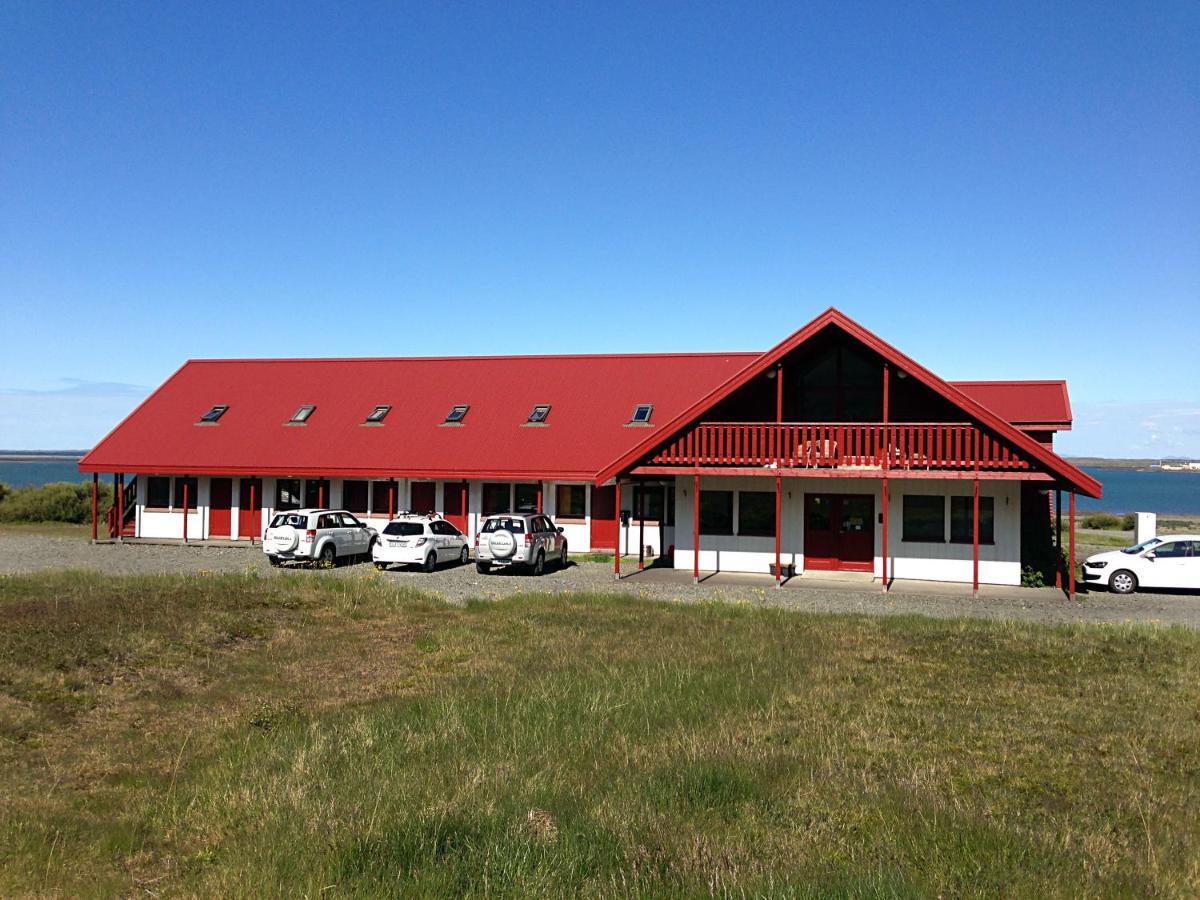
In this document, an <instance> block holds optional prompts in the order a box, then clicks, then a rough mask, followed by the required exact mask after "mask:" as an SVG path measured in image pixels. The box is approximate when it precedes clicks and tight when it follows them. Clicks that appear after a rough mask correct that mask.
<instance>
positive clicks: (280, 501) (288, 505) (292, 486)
mask: <svg viewBox="0 0 1200 900" xmlns="http://www.w3.org/2000/svg"><path fill="white" fill-rule="evenodd" d="M275 508H276V509H299V508H300V479H299V478H280V479H278V480H276V482H275Z"/></svg>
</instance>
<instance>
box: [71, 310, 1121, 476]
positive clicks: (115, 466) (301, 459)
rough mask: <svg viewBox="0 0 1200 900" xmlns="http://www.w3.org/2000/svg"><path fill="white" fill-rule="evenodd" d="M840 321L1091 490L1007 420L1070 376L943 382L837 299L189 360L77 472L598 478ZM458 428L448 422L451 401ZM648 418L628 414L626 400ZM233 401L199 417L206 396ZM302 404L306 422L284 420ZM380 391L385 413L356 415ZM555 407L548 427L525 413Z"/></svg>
mask: <svg viewBox="0 0 1200 900" xmlns="http://www.w3.org/2000/svg"><path fill="white" fill-rule="evenodd" d="M830 326H832V327H837V328H841V329H842V330H843V331H845V332H846V333H847V334H848V335H850V336H851V337H853V338H855V339H857V340H859V341H861V342H862V343H863V344H864V345H866V346H868V347H870V348H871V349H872V350H874V351H875V352H877V353H879V354H880V355H881V356H883V357H884V358H885V359H887V360H889V361H891V362H892V364H894V365H896V366H897V367H898V368H900V369H902V370H904V371H906V372H908V373H909V374H910V375H911V376H913V377H915V378H916V379H917V380H918V381H920V382H922V383H924V384H925V385H927V386H928V387H930V388H931V389H932V390H934V391H936V392H937V393H939V394H941V395H942V396H943V397H945V398H947V399H948V400H950V401H951V402H952V403H954V404H955V405H957V406H958V407H959V408H961V409H962V410H963V411H964V412H965V413H966V414H967V415H968V416H970V417H971V418H973V419H975V420H977V421H979V422H981V423H982V424H983V425H985V426H987V427H989V428H991V429H992V430H993V431H995V432H996V433H997V434H1000V435H1002V436H1004V437H1006V438H1007V439H1008V440H1009V441H1010V442H1011V443H1012V444H1014V445H1015V446H1016V447H1017V448H1018V449H1020V450H1021V451H1022V452H1024V453H1025V455H1026V456H1027V457H1028V458H1030V459H1031V460H1036V461H1037V462H1038V463H1039V464H1040V466H1041V468H1043V469H1044V470H1045V471H1046V472H1048V473H1050V474H1052V475H1054V476H1057V478H1058V479H1060V480H1061V481H1062V482H1064V483H1066V484H1069V485H1071V486H1072V487H1073V488H1075V489H1078V490H1079V491H1081V492H1082V493H1084V494H1087V495H1089V496H1094V497H1098V496H1100V490H1101V487H1100V484H1099V482H1097V481H1096V480H1095V479H1093V478H1091V477H1090V476H1088V475H1087V474H1086V473H1084V472H1082V471H1081V470H1079V469H1077V468H1076V467H1075V466H1072V465H1071V464H1070V463H1068V462H1066V461H1065V460H1063V459H1062V458H1061V457H1059V456H1057V455H1056V454H1055V453H1054V452H1053V451H1051V450H1049V449H1048V448H1046V447H1043V446H1041V445H1040V444H1038V443H1037V441H1035V440H1033V439H1032V438H1031V437H1029V436H1028V435H1026V434H1025V433H1023V432H1022V431H1021V430H1020V428H1019V427H1016V426H1024V427H1030V426H1034V425H1036V426H1041V427H1047V428H1050V427H1054V428H1063V427H1068V426H1069V425H1070V415H1071V414H1070V405H1069V402H1068V400H1067V394H1066V386H1065V384H1064V383H1063V382H1061V381H1053V382H959V383H957V384H953V383H950V382H946V381H943V380H942V379H941V378H939V377H938V376H936V375H934V374H933V373H932V372H930V371H929V370H928V369H925V368H924V367H923V366H921V365H919V364H918V363H916V362H915V361H914V360H912V359H910V358H909V357H907V356H905V355H904V354H902V353H900V351H898V350H896V349H895V348H894V347H892V346H891V345H890V344H888V343H886V342H885V341H883V340H882V339H880V338H878V337H877V336H875V335H874V334H872V333H871V332H870V331H868V330H867V329H865V328H863V327H862V326H861V325H859V324H858V323H856V322H854V321H853V320H852V319H850V318H848V317H847V316H845V315H843V314H842V313H840V312H839V311H837V310H836V309H832V308H831V309H829V310H826V311H825V312H824V313H822V314H821V315H819V316H817V317H816V318H815V319H813V321H812V322H810V323H808V324H807V325H805V326H804V327H803V328H801V329H800V330H799V331H797V332H795V333H794V334H792V335H791V336H790V337H788V338H786V339H785V340H784V341H782V342H780V343H779V344H778V345H776V346H775V347H773V348H772V349H770V350H768V351H766V352H765V353H692V354H637V355H570V356H498V357H478V356H475V357H437V358H407V359H273V360H272V359H258V360H254V359H250V360H192V361H190V362H188V363H186V364H184V366H183V367H182V368H180V369H179V371H177V372H176V373H175V374H174V375H172V376H171V377H170V378H169V379H167V381H166V382H165V383H164V384H163V385H162V386H161V387H160V388H159V389H158V390H157V391H155V392H154V393H153V394H151V395H150V397H149V398H147V399H146V401H145V402H144V403H142V405H141V406H139V407H138V408H137V409H136V410H134V411H133V412H132V413H131V414H130V415H129V416H128V417H127V418H126V419H125V421H123V422H122V423H121V424H120V425H118V426H117V427H116V428H115V429H113V431H112V432H110V433H109V434H108V435H107V436H106V437H105V438H104V439H103V440H102V441H100V443H99V444H98V445H97V446H96V447H95V449H93V450H92V451H91V452H90V453H89V454H87V456H85V457H84V458H83V459H82V460H81V461H80V464H79V468H80V470H81V471H83V472H150V473H163V474H243V475H245V474H256V475H296V476H316V475H327V476H342V477H346V476H349V477H354V476H358V477H379V478H385V477H389V476H404V477H414V478H444V479H460V478H497V479H502V478H514V479H520V478H531V479H532V478H546V479H551V480H577V481H595V482H597V483H600V482H603V481H605V480H607V479H608V478H611V477H612V476H613V475H614V474H616V473H617V472H620V471H623V470H624V469H625V468H627V467H628V466H630V465H632V464H633V463H635V462H636V461H637V460H638V459H639V458H640V457H642V456H645V455H646V454H647V453H648V452H649V451H650V450H652V449H653V447H654V446H655V445H657V444H661V443H662V442H664V441H665V440H667V439H668V438H670V437H671V436H672V435H673V434H674V433H675V432H676V431H678V430H679V429H681V428H683V427H684V426H686V425H687V424H688V423H689V422H690V421H692V420H694V419H695V418H696V417H697V416H699V415H701V414H702V413H703V412H704V411H705V410H707V409H709V408H711V407H712V406H713V405H714V404H715V403H716V402H718V401H719V400H721V399H722V398H724V397H727V396H729V394H731V393H732V392H733V391H735V390H736V389H737V388H738V387H740V386H741V385H743V384H745V383H746V382H747V381H748V380H749V379H750V378H753V377H754V376H755V375H756V374H758V373H761V372H763V371H765V369H766V368H767V367H768V366H771V365H774V364H775V362H776V361H778V360H779V359H782V358H783V356H784V355H785V354H787V353H788V352H790V351H791V350H794V349H795V348H796V347H798V346H799V345H800V344H802V343H804V342H805V341H806V340H808V339H809V338H810V337H812V336H813V335H815V334H816V333H818V332H819V331H820V330H822V329H823V328H826V327H830ZM460 403H461V404H469V406H470V410H469V411H468V412H467V415H466V417H465V419H464V421H463V423H462V424H461V425H446V424H445V418H446V414H447V413H448V412H449V411H450V408H451V407H452V406H453V405H455V404H460ZM639 403H650V404H653V406H654V414H653V417H652V424H651V425H650V426H649V427H647V426H634V425H630V424H629V422H630V417H631V414H632V412H633V409H634V406H635V405H637V404H639ZM217 404H225V405H227V406H228V407H229V409H228V411H227V412H226V413H225V414H224V416H222V417H221V420H220V422H219V423H217V424H213V425H201V424H197V423H198V422H199V419H200V417H201V415H203V414H204V412H205V411H207V410H208V409H209V408H210V407H212V406H215V405H217ZM301 404H312V405H315V406H316V411H315V412H314V413H313V415H312V416H311V418H309V419H308V421H307V423H306V424H304V425H286V424H284V423H286V422H287V420H288V419H289V418H290V417H291V416H292V414H293V413H294V412H295V411H296V408H297V407H298V406H300V405H301ZM379 404H390V405H391V406H392V410H391V412H390V413H389V415H388V416H387V419H386V420H385V422H384V423H383V424H382V425H366V424H364V420H365V419H366V417H367V415H368V414H369V413H370V412H371V410H372V409H373V408H374V407H375V406H376V405H379ZM536 404H549V405H550V407H551V409H550V414H549V416H548V417H547V419H546V423H545V424H544V425H529V424H526V422H527V419H528V416H529V413H530V412H531V411H532V410H533V407H534V405H536Z"/></svg>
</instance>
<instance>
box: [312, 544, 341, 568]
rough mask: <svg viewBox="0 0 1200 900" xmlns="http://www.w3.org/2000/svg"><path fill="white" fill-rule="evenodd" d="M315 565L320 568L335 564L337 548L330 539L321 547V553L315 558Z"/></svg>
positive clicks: (330, 566)
mask: <svg viewBox="0 0 1200 900" xmlns="http://www.w3.org/2000/svg"><path fill="white" fill-rule="evenodd" d="M317 565H319V566H320V567H321V568H322V569H332V568H333V567H334V566H336V565H337V548H336V547H334V546H333V541H330V542H329V543H328V544H326V545H325V546H324V547H322V548H321V555H320V556H319V557H318V558H317Z"/></svg>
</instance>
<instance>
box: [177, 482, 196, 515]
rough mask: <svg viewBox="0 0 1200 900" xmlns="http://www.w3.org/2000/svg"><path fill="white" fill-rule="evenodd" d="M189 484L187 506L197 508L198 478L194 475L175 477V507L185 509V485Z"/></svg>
mask: <svg viewBox="0 0 1200 900" xmlns="http://www.w3.org/2000/svg"><path fill="white" fill-rule="evenodd" d="M185 484H186V485H187V507H188V509H195V508H196V479H195V478H194V477H192V476H188V477H187V478H176V479H175V508H176V509H183V486H184V485H185Z"/></svg>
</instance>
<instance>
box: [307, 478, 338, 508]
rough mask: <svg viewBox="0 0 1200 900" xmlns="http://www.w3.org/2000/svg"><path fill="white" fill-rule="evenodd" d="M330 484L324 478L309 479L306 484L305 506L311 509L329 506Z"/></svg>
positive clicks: (330, 501)
mask: <svg viewBox="0 0 1200 900" xmlns="http://www.w3.org/2000/svg"><path fill="white" fill-rule="evenodd" d="M332 502H333V501H332V500H331V499H330V496H329V482H328V481H327V480H326V479H324V478H309V479H307V480H306V481H305V482H304V505H305V506H307V507H308V508H309V509H316V508H317V507H319V506H329V505H330V503H332Z"/></svg>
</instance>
